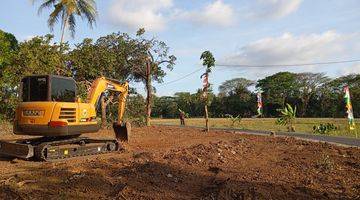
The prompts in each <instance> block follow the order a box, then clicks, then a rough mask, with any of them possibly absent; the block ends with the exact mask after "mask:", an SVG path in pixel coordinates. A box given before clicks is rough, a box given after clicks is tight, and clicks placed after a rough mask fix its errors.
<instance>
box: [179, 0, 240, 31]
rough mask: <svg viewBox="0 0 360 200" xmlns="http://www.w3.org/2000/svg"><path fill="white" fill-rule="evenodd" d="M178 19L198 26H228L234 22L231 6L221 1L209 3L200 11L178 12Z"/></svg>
mask: <svg viewBox="0 0 360 200" xmlns="http://www.w3.org/2000/svg"><path fill="white" fill-rule="evenodd" d="M179 17H180V18H183V19H186V20H189V21H190V22H194V23H196V24H200V25H216V26H230V25H232V24H233V22H234V21H235V14H234V10H233V8H232V6H231V5H229V4H225V3H224V2H223V1H222V0H216V1H214V2H212V3H209V4H207V5H206V6H205V7H204V8H202V9H201V10H194V11H183V12H180V15H179Z"/></svg>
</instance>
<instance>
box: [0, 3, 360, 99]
mask: <svg viewBox="0 0 360 200" xmlns="http://www.w3.org/2000/svg"><path fill="white" fill-rule="evenodd" d="M40 2H41V0H38V1H37V3H35V5H33V4H31V1H29V0H3V1H2V6H1V7H0V29H2V30H4V31H7V32H10V33H13V34H14V35H15V36H16V37H17V38H18V40H20V41H22V40H26V39H29V38H31V37H33V36H36V35H45V34H47V33H49V32H50V30H49V28H48V27H47V23H46V20H47V17H48V14H49V12H43V13H42V14H41V15H37V8H38V5H39V3H40ZM97 7H98V12H99V16H98V21H97V25H96V26H95V27H94V28H93V29H90V28H89V27H88V26H87V24H86V23H85V22H82V21H81V20H80V19H78V21H77V23H78V26H77V29H76V36H75V38H74V39H72V38H70V37H69V36H68V37H67V40H68V41H69V42H70V43H71V44H75V43H78V42H80V41H82V40H83V39H84V38H86V37H89V38H94V39H96V38H98V37H99V36H103V35H106V34H110V33H112V32H118V31H120V32H129V33H135V31H136V30H137V29H138V28H139V27H145V28H146V29H147V30H148V32H147V36H148V37H152V36H155V37H157V38H158V39H160V40H163V41H165V42H166V43H167V44H168V45H169V46H170V48H171V53H173V54H174V55H175V56H177V58H178V60H177V63H176V66H175V67H174V70H173V71H171V72H168V75H167V76H166V78H165V79H164V82H165V83H166V82H170V81H173V80H176V79H179V78H180V77H183V76H184V75H186V74H189V73H190V72H192V71H195V70H196V69H198V68H200V67H201V62H200V60H199V57H200V54H201V53H202V52H203V51H204V50H210V51H212V52H213V53H214V55H215V58H216V60H217V63H219V64H235V65H236V64H248V65H262V64H294V63H309V62H310V63H312V62H322V61H337V60H351V59H360V30H359V28H360V1H358V0H196V1H194V0H132V1H128V0H102V1H100V0H98V1H97ZM59 32H60V31H59V26H57V27H56V28H55V30H54V32H53V34H54V35H55V36H56V38H55V40H56V41H59V35H60V34H59ZM278 71H293V72H304V71H311V72H325V73H327V75H329V76H331V77H336V76H340V75H346V74H350V73H360V63H346V64H336V65H321V66H316V65H314V66H307V67H276V68H260V69H259V68H239V67H220V66H219V67H215V69H214V70H213V73H212V74H211V77H210V82H211V83H212V84H213V87H214V89H215V91H216V90H217V88H218V86H219V85H220V84H221V83H222V82H224V81H225V80H228V79H231V78H237V77H245V78H248V79H251V80H257V79H259V78H263V77H265V76H267V75H270V74H272V73H275V72H278ZM201 73H202V71H199V72H197V73H194V74H192V75H191V76H189V77H187V78H185V79H181V80H179V81H177V82H174V83H172V84H155V87H156V88H157V95H172V94H174V93H175V92H178V91H189V92H195V91H196V89H198V88H200V87H201V85H202V83H201V80H200V78H199V77H200V75H201ZM134 85H135V87H137V88H138V90H139V91H140V92H141V91H142V90H143V89H142V88H143V86H142V85H141V84H135V83H134Z"/></svg>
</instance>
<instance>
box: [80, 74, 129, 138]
mask: <svg viewBox="0 0 360 200" xmlns="http://www.w3.org/2000/svg"><path fill="white" fill-rule="evenodd" d="M106 90H109V91H115V92H119V93H120V94H119V95H118V101H119V106H118V119H117V122H114V124H113V129H114V132H115V137H116V139H118V140H120V141H128V140H129V134H130V132H131V124H130V123H125V122H124V121H123V118H124V113H125V104H126V97H127V96H128V92H129V83H128V82H125V83H120V82H119V81H117V80H114V79H109V78H105V77H101V78H98V79H96V80H95V81H94V82H93V84H92V86H91V89H90V92H89V95H88V99H87V101H88V103H90V104H92V105H94V106H96V105H97V104H98V103H99V101H100V97H101V94H102V93H103V92H105V91H106Z"/></svg>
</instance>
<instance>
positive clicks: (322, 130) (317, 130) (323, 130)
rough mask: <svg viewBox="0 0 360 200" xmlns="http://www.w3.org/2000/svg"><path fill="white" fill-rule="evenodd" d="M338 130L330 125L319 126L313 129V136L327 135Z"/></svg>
mask: <svg viewBox="0 0 360 200" xmlns="http://www.w3.org/2000/svg"><path fill="white" fill-rule="evenodd" d="M337 129H338V128H337V127H336V126H335V125H334V124H332V123H326V124H320V125H318V126H314V127H313V132H314V133H315V134H322V135H327V134H329V133H330V132H332V131H336V130H337Z"/></svg>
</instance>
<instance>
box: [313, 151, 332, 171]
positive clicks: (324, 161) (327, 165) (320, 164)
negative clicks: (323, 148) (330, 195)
mask: <svg viewBox="0 0 360 200" xmlns="http://www.w3.org/2000/svg"><path fill="white" fill-rule="evenodd" d="M316 167H317V168H318V169H320V170H321V171H323V172H330V171H332V170H334V169H335V163H334V161H333V160H332V159H331V158H330V156H329V155H326V154H323V155H321V157H320V159H319V160H318V161H317V163H316Z"/></svg>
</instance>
